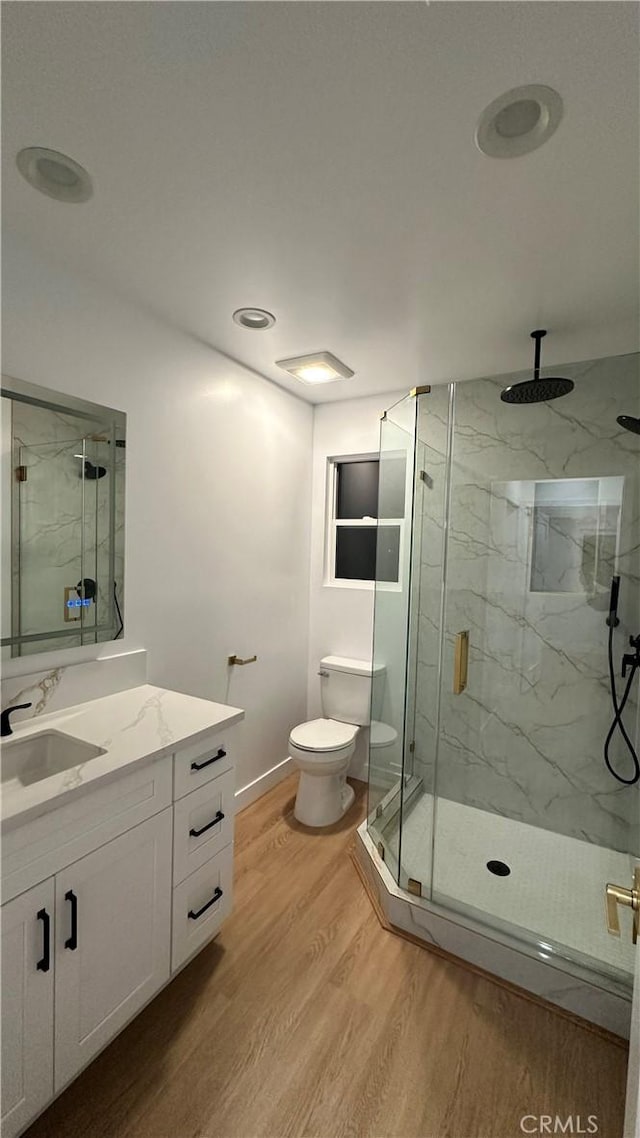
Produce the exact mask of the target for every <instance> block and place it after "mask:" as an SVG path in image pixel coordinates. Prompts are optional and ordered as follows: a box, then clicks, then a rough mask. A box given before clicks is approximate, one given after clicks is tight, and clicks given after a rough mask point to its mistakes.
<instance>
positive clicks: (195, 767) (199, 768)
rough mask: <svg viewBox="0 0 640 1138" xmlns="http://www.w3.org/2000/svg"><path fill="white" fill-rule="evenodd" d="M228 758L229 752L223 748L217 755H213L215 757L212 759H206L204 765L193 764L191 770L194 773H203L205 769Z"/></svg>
mask: <svg viewBox="0 0 640 1138" xmlns="http://www.w3.org/2000/svg"><path fill="white" fill-rule="evenodd" d="M226 757H227V752H226V751H225V750H224V748H223V747H219V748H218V754H217V755H213V757H212V758H211V759H205V761H204V762H203V763H192V764H191V770H192V771H203V770H204V768H205V767H210V766H211V764H212V763H217V761H218V759H225V758H226Z"/></svg>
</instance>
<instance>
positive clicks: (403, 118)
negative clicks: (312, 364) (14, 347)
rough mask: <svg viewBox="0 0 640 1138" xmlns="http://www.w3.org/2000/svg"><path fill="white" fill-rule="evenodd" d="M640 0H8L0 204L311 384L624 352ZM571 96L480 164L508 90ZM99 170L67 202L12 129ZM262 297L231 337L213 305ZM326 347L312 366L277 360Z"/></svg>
mask: <svg viewBox="0 0 640 1138" xmlns="http://www.w3.org/2000/svg"><path fill="white" fill-rule="evenodd" d="M637 20H638V14H637V6H636V5H635V4H630V3H626V2H620V3H604V4H601V3H598V2H597V0H596V2H593V3H573V2H571V0H569V2H566V3H553V4H545V3H536V2H523V3H513V2H505V3H492V2H489V3H458V2H448V3H432V4H430V5H427V4H415V3H414V4H411V3H402V2H390V3H260V2H257V3H223V2H221V3H190V2H177V3H173V2H168V3H145V2H143V3H126V2H125V3H112V2H92V3H66V4H65V3H57V2H49V3H9V4H5V5H4V12H3V26H4V37H3V54H4V67H3V87H4V100H3V104H4V107H3V109H4V139H3V164H4V167H5V178H4V215H5V223H6V225H7V227H8V229H9V231H11V232H12V233H14V234H17V235H18V236H19V237H21V238H24V239H25V240H26V241H28V242H29V243H30V244H31V245H33V246H35V247H36V248H37V249H39V250H40V251H41V252H42V253H43V255H44V256H46V257H52V258H54V259H57V260H59V261H60V260H62V261H64V263H65V264H66V265H67V266H69V267H70V268H72V269H73V270H74V271H77V272H82V273H87V274H89V275H90V276H92V277H93V278H95V279H98V280H99V281H101V282H102V283H103V284H106V285H108V286H109V287H110V288H112V289H117V290H118V291H119V292H120V293H123V294H126V295H127V296H128V297H129V298H131V299H133V300H136V301H138V302H142V303H144V304H145V306H147V307H148V308H150V309H152V310H154V311H155V312H156V313H157V314H159V315H160V316H162V317H163V318H164V319H166V320H168V321H170V322H171V323H173V324H175V325H176V326H179V327H181V328H182V329H184V330H185V331H187V332H189V333H191V334H193V335H195V336H197V337H199V338H201V339H202V340H204V341H207V342H208V343H210V344H211V345H213V346H215V347H216V348H218V349H220V350H221V351H223V352H225V353H227V354H229V355H230V356H232V357H234V358H236V359H238V360H241V361H242V362H243V363H245V364H248V365H249V366H251V367H253V368H255V369H256V370H257V371H259V372H261V373H262V374H263V375H266V376H268V377H270V378H272V379H274V380H275V381H276V382H278V383H280V384H281V385H282V386H283V387H285V388H288V389H289V390H292V391H295V392H297V393H298V394H300V395H302V396H303V397H305V398H309V399H311V400H313V401H321V402H324V401H328V400H334V399H346V398H352V397H354V396H359V395H370V394H374V393H377V392H382V391H389V390H392V389H396V388H399V387H403V386H406V387H407V388H409V387H411V386H413V385H414V384H416V383H425V382H440V381H444V380H449V379H452V378H453V379H464V378H470V377H473V376H477V375H483V374H491V373H500V372H506V371H509V370H512V369H518V368H526V367H527V366H529V363H530V360H531V341H530V340H529V336H528V333H529V331H530V330H531V329H532V328H535V327H539V326H541V325H542V326H545V327H547V328H548V329H549V337H548V339H547V342H546V344H545V355H543V360H544V358H545V356H546V359H547V362H548V363H551V362H555V363H560V362H566V361H568V360H572V359H587V358H590V357H593V356H599V355H600V356H601V355H607V354H617V353H623V352H628V351H634V350H636V349H637V347H638V343H637V331H638V320H637V306H638V113H639V112H638V56H637V51H638V37H637ZM527 83H545V84H549V85H550V86H552V87H555V88H556V89H557V90H558V91H559V92H560V94H561V95H562V98H563V100H564V104H565V117H564V120H563V122H562V123H561V125H560V127H559V129H558V131H557V133H556V134H555V135H554V137H553V138H552V139H551V140H550V141H549V142H548V143H547V144H546V145H545V146H543V147H542V148H541V149H540V150H538V151H536V152H535V153H533V154H530V155H527V156H526V157H523V158H518V159H515V160H508V161H505V160H496V159H489V158H486V157H485V156H483V155H482V154H480V153H479V152H478V151H477V149H476V148H475V145H474V141H473V133H474V127H475V123H476V120H477V118H478V115H479V114H480V112H481V110H482V109H483V107H484V106H485V105H486V104H487V103H489V102H490V101H491V100H492V99H494V98H495V97H496V96H497V95H500V94H501V93H502V92H504V91H506V90H507V89H508V88H510V87H513V86H517V85H521V84H527ZM29 145H38V146H48V147H53V148H55V149H58V150H62V151H63V152H65V153H68V154H70V155H71V156H72V157H73V158H75V159H76V160H77V161H79V162H81V163H82V164H83V165H85V166H86V167H87V169H88V170H89V171H90V172H91V174H92V176H93V178H94V182H95V196H94V198H93V199H92V200H91V201H90V202H89V203H87V204H83V205H68V204H62V203H57V202H54V201H51V200H50V199H48V198H46V197H44V196H43V195H41V194H38V193H36V192H35V191H34V190H32V189H31V188H30V187H29V186H27V184H26V183H25V182H24V181H23V180H22V179H21V177H20V175H19V174H18V172H17V169H16V167H15V155H16V153H17V151H18V150H19V149H20V148H21V147H23V146H29ZM241 305H258V306H261V307H265V308H267V309H269V310H270V311H272V312H274V313H275V315H276V317H277V324H276V327H275V328H273V329H272V330H269V331H265V332H251V331H246V330H244V329H241V328H239V327H237V326H236V325H235V324H234V323H233V322H232V320H231V313H232V312H233V310H234V309H235V308H238V307H239V306H241ZM325 348H326V349H329V350H330V351H332V352H334V353H335V354H336V355H338V356H339V357H340V358H342V359H343V360H344V361H345V362H346V363H347V364H348V365H349V367H351V368H353V369H354V371H355V372H356V375H355V377H354V378H353V379H350V380H346V381H344V382H340V383H337V384H333V385H328V386H326V387H321V388H317V387H316V388H309V387H304V386H303V385H302V384H300V383H299V382H298V381H296V380H295V379H293V378H291V377H289V376H287V375H285V374H284V373H283V372H281V371H279V370H278V368H276V367H275V365H274V361H275V360H276V359H280V358H282V357H286V356H294V355H298V354H302V353H305V352H310V351H313V350H317V349H325Z"/></svg>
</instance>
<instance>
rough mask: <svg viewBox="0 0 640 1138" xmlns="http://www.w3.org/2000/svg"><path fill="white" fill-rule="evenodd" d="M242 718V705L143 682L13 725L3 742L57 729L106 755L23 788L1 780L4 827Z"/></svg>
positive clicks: (9, 826) (39, 813) (28, 817)
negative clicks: (103, 751)
mask: <svg viewBox="0 0 640 1138" xmlns="http://www.w3.org/2000/svg"><path fill="white" fill-rule="evenodd" d="M241 719H244V711H242V710H241V709H240V708H238V707H228V706H226V705H225V704H222V703H213V702H211V701H210V700H207V699H197V698H196V697H194V696H190V695H183V694H182V693H180V692H175V691H167V690H165V689H164V688H157V687H152V686H151V685H150V684H142V685H141V686H140V687H135V688H131V689H129V690H128V691H123V692H118V693H117V694H116V695H108V696H104V697H103V698H102V699H94V700H90V701H88V702H87V703H81V704H77V705H76V706H75V707H68V708H65V709H64V710H63V711H55V712H51V713H50V714H48V715H38V716H36V717H34V718H32V719H28V720H24V721H23V722H22V723H14V725H13V734H12V735H11V736H10V738H7V739H6V740H3V742H5V743H7V744H10V743H11V742H12V741H13V740H19V739H25V738H28V737H29V736H31V735H39V734H40V733H41V732H43V731H47V730H49V731H59V732H62V733H64V734H65V735H70V736H72V738H74V739H80V740H82V741H83V742H85V743H93V744H94V745H96V746H98V747H102V748H104V750H105V754H103V755H99V756H97V757H96V758H93V759H88V760H87V761H86V762H83V763H80V764H79V765H78V766H75V767H71V768H69V769H68V770H65V771H62V772H61V773H58V774H53V775H50V776H49V777H48V778H44V779H41V780H40V781H39V782H34V783H31V784H30V785H27V786H25V785H23V784H22V783H21V782H20V780H19V779H18V778H12V779H10V780H8V781H7V782H3V784H2V812H1V818H2V830H3V831H6V830H8V829H13V828H14V827H15V826H17V825H22V823H24V822H26V821H28V820H30V819H32V818H36V817H38V816H39V815H41V814H44V813H46V812H47V811H49V810H51V809H54V808H55V807H56V806H60V805H62V803H63V802H67V801H69V799H70V798H71V797H74V796H76V795H79V794H82V793H84V792H86V791H87V790H89V789H91V788H93V787H95V785H96V784H97V783H99V782H103V781H105V780H110V779H113V778H117V777H118V775H121V774H123V773H128V772H129V770H130V769H132V768H133V767H134V766H135V765H136V764H140V763H143V762H148V761H150V760H152V759H157V758H160V757H162V756H163V755H167V754H171V753H172V752H173V751H174V750H175V748H176V746H178V745H181V746H184V745H186V744H188V743H197V742H198V740H199V739H200V737H204V736H205V735H207V734H209V733H210V732H211V731H215V730H216V728H222V727H231V726H232V725H233V724H234V723H239V722H240V720H241ZM1 762H2V759H1V756H0V764H1Z"/></svg>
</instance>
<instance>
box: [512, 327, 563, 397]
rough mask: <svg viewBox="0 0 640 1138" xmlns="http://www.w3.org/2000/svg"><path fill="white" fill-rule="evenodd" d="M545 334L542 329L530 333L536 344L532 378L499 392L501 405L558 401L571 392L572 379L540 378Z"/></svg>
mask: <svg viewBox="0 0 640 1138" xmlns="http://www.w3.org/2000/svg"><path fill="white" fill-rule="evenodd" d="M546 334H547V333H546V331H545V330H544V329H543V328H539V329H538V330H537V331H536V332H532V333H531V338H532V339H533V340H535V342H536V350H535V358H534V364H533V378H532V379H525V380H524V381H523V382H522V383H513V384H512V385H511V387H505V389H504V391H501V392H500V398H501V400H502V402H503V403H547V402H548V401H549V400H550V399H559V398H560V396H561V395H568V394H569V392H570V391H573V380H572V379H564V378H563V377H562V376H555V375H554V376H545V377H544V379H541V378H540V341H541V340H542V337H543V336H546Z"/></svg>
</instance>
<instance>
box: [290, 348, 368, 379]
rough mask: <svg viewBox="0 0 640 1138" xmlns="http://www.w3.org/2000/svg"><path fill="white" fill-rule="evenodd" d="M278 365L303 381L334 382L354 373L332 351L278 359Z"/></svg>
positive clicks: (347, 377)
mask: <svg viewBox="0 0 640 1138" xmlns="http://www.w3.org/2000/svg"><path fill="white" fill-rule="evenodd" d="M276 366H277V367H281V368H282V369H283V371H288V372H289V374H290V375H294V376H295V377H296V379H301V380H302V382H303V383H333V382H334V380H336V379H350V378H351V376H352V375H353V374H354V373H353V372H352V370H351V368H350V367H347V365H346V364H343V363H342V360H339V359H337V358H336V356H334V355H332V353H331V352H312V353H311V355H309V356H293V357H292V359H290V360H276Z"/></svg>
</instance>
